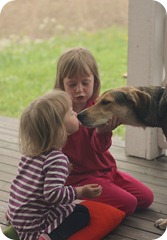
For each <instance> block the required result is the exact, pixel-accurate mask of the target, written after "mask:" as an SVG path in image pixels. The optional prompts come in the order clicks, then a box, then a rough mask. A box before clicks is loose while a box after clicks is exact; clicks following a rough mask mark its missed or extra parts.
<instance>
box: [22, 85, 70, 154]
mask: <svg viewBox="0 0 167 240" xmlns="http://www.w3.org/2000/svg"><path fill="white" fill-rule="evenodd" d="M71 105H72V101H71V98H70V96H69V95H68V94H67V93H66V92H64V91H61V90H52V91H51V92H49V93H46V94H45V95H44V96H41V97H39V98H37V99H35V100H34V101H33V102H32V103H31V104H30V105H29V106H28V107H27V108H26V109H25V110H24V112H23V114H22V116H21V119H20V128H19V145H20V150H21V153H23V154H25V155H27V156H37V155H40V154H42V153H44V152H47V151H50V150H51V149H53V148H54V149H61V148H62V146H63V145H64V144H65V142H66V140H67V132H66V129H65V126H64V123H63V122H64V121H63V119H64V116H65V114H66V112H67V111H68V110H69V108H70V107H71Z"/></svg>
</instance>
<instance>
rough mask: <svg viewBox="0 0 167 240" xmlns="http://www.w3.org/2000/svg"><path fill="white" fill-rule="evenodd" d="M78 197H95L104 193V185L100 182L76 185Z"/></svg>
mask: <svg viewBox="0 0 167 240" xmlns="http://www.w3.org/2000/svg"><path fill="white" fill-rule="evenodd" d="M76 191H77V198H94V197H98V196H99V195H100V194H101V193H102V187H101V186H100V185H98V184H87V185H84V186H82V187H76Z"/></svg>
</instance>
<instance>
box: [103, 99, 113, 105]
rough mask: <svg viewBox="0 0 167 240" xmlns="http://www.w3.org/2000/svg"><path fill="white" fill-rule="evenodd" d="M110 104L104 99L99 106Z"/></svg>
mask: <svg viewBox="0 0 167 240" xmlns="http://www.w3.org/2000/svg"><path fill="white" fill-rule="evenodd" d="M110 103H111V101H109V100H105V99H104V100H102V101H101V104H102V105H108V104H110Z"/></svg>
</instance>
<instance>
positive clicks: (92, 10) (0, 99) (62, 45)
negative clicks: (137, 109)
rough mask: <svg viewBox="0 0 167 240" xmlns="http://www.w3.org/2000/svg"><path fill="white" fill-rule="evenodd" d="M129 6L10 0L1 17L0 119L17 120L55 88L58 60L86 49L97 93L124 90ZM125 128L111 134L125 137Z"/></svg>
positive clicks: (92, 0)
mask: <svg viewBox="0 0 167 240" xmlns="http://www.w3.org/2000/svg"><path fill="white" fill-rule="evenodd" d="M127 45H128V0H40V1H37V0H15V1H11V2H9V3H7V4H6V5H5V6H4V7H3V9H2V11H1V13H0V92H1V94H0V103H1V104H0V115H1V116H9V117H16V118H19V117H20V114H21V113H22V111H23V109H24V108H25V107H26V106H27V105H28V104H29V103H30V102H31V101H32V100H33V99H34V98H36V97H38V96H39V95H41V94H43V93H45V92H46V91H48V90H50V89H52V88H53V86H54V81H55V76H56V64H57V60H58V58H59V56H60V54H61V53H62V52H63V51H64V50H66V49H67V48H71V47H76V46H77V47H78V46H80V47H85V48H88V49H89V50H90V51H91V52H92V54H93V55H94V56H95V58H96V60H97V64H98V67H99V72H100V77H101V82H102V88H101V93H102V92H104V91H106V90H107V89H110V88H115V87H120V86H124V85H126V78H123V75H124V74H126V72H127ZM124 132H125V129H124V126H120V127H118V128H117V129H116V130H115V134H117V135H120V136H122V137H124Z"/></svg>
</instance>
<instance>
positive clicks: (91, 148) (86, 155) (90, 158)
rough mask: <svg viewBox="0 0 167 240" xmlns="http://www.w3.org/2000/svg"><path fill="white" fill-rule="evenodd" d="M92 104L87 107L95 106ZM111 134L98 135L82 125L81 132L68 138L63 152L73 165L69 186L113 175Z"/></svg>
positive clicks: (93, 130) (114, 163) (114, 167)
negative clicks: (93, 178) (110, 150)
mask: <svg viewBox="0 0 167 240" xmlns="http://www.w3.org/2000/svg"><path fill="white" fill-rule="evenodd" d="M93 104H94V103H93V102H90V103H89V104H88V105H87V106H86V107H89V106H91V105H93ZM111 137H112V134H111V133H104V134H97V132H96V130H95V129H90V128H86V127H84V126H82V125H80V127H79V130H78V131H77V132H76V133H74V134H72V135H70V136H69V137H68V140H67V143H66V145H65V146H64V147H63V152H64V154H65V155H67V156H68V158H69V161H70V162H71V163H72V164H73V170H72V171H71V174H70V176H69V177H68V179H67V182H66V184H67V185H69V184H70V185H76V184H77V183H79V182H80V181H82V180H84V179H86V178H87V177H90V176H92V177H100V176H106V175H108V174H112V169H116V162H115V159H114V158H113V156H112V155H111V153H110V152H109V150H108V149H109V148H110V146H111V143H112V141H111Z"/></svg>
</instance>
